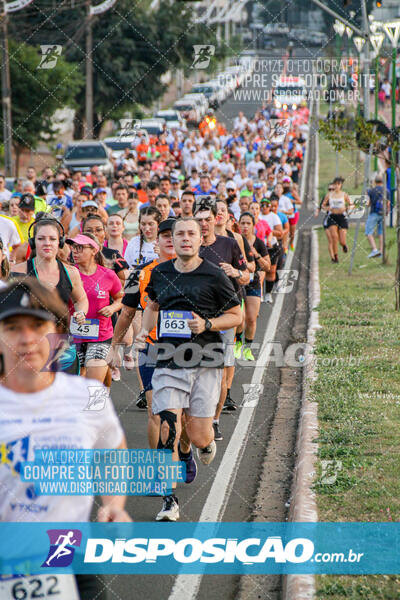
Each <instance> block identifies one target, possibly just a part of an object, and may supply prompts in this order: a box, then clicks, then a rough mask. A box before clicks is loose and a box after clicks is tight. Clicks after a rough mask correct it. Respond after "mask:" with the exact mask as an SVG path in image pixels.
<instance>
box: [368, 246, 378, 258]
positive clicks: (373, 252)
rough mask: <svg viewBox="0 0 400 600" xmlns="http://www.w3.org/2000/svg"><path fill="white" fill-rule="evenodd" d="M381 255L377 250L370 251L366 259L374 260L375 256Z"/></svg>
mask: <svg viewBox="0 0 400 600" xmlns="http://www.w3.org/2000/svg"><path fill="white" fill-rule="evenodd" d="M380 255H381V253H380V252H379V250H378V249H377V248H375V250H372V252H370V253H369V254H368V258H374V257H375V256H380Z"/></svg>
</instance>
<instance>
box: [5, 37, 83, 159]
mask: <svg viewBox="0 0 400 600" xmlns="http://www.w3.org/2000/svg"><path fill="white" fill-rule="evenodd" d="M9 56H10V78H11V94H12V128H13V146H14V149H15V152H16V154H17V158H18V156H19V154H20V153H21V151H22V150H23V149H24V148H29V149H35V148H37V145H38V143H39V142H40V141H44V140H45V141H47V142H48V141H51V140H53V139H54V137H55V134H56V133H57V124H56V123H55V121H54V119H53V115H54V113H55V111H56V110H57V109H60V108H64V107H66V106H70V107H74V106H75V97H76V95H77V93H78V91H79V89H80V87H81V85H82V82H81V78H80V76H79V73H78V71H77V69H76V66H75V65H74V64H72V63H67V62H66V61H65V60H64V58H63V57H59V58H58V60H57V63H56V65H55V66H54V68H52V69H41V68H38V66H39V64H40V61H41V53H40V50H39V48H37V47H33V46H31V45H29V44H25V43H16V42H13V41H10V43H9ZM1 135H2V131H1Z"/></svg>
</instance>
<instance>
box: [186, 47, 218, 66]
mask: <svg viewBox="0 0 400 600" xmlns="http://www.w3.org/2000/svg"><path fill="white" fill-rule="evenodd" d="M193 51H194V60H193V62H192V64H191V65H190V68H191V69H207V67H208V65H209V64H210V60H211V57H212V56H214V54H215V46H212V45H211V44H210V45H207V46H204V45H198V44H195V45H194V46H193Z"/></svg>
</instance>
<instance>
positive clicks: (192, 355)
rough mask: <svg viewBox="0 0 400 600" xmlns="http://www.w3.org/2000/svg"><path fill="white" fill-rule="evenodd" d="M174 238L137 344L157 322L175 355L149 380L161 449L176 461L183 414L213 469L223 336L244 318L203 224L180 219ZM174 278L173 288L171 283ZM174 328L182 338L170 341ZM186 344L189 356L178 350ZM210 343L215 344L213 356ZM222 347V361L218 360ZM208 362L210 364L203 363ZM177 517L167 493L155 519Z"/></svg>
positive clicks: (157, 271) (153, 282)
mask: <svg viewBox="0 0 400 600" xmlns="http://www.w3.org/2000/svg"><path fill="white" fill-rule="evenodd" d="M202 216H203V215H202ZM222 239H224V238H222ZM173 241H174V246H175V251H176V254H177V259H176V260H175V261H167V262H165V263H162V264H160V265H158V266H157V267H155V268H154V269H153V271H152V274H151V278H150V282H149V285H148V286H147V293H148V296H149V302H148V304H147V306H146V308H145V311H144V315H143V329H142V331H141V332H140V333H139V335H138V337H137V338H136V344H137V345H138V347H139V348H140V349H143V348H144V347H145V344H146V339H147V337H148V334H149V332H150V331H152V329H153V328H154V326H155V325H156V324H158V335H157V340H158V341H157V344H155V346H156V349H157V346H158V345H159V343H160V342H161V343H165V344H168V348H169V349H170V350H171V351H172V352H173V353H172V356H171V357H170V358H167V359H164V360H163V359H162V356H160V357H159V358H158V360H157V364H156V368H155V372H154V375H153V378H152V385H153V409H152V410H153V413H154V414H159V415H160V420H161V426H160V436H159V442H158V448H159V449H163V448H165V449H168V450H173V453H174V454H173V456H174V458H175V460H177V458H178V447H177V446H178V440H179V438H180V432H181V423H182V412H183V411H184V412H185V414H186V417H187V422H186V431H187V434H188V436H189V439H190V441H191V442H192V443H193V444H194V446H196V447H197V453H198V456H199V458H200V460H201V461H202V462H203V464H210V463H211V461H212V460H213V459H214V456H215V453H216V445H215V441H214V432H213V427H212V420H213V416H214V414H215V409H216V406H217V403H218V399H219V395H220V386H221V378H222V374H221V367H222V366H223V356H222V348H221V337H220V334H219V333H218V332H219V331H221V330H226V329H229V328H232V327H236V326H237V325H239V323H240V322H241V318H242V316H241V311H240V306H239V300H238V298H237V296H236V294H235V291H234V288H233V286H232V284H231V282H230V281H229V279H228V277H227V276H226V275H225V273H224V272H223V270H222V269H220V268H218V267H216V266H215V265H213V264H211V263H210V262H209V261H207V260H206V259H202V258H201V257H200V256H199V250H200V244H201V231H200V225H199V223H198V221H196V220H195V219H193V218H190V217H189V218H184V219H179V220H178V221H177V222H176V223H175V224H174V228H173ZM171 280H173V281H174V285H173V286H171V285H166V282H169V281H171ZM174 330H177V331H178V330H179V331H181V333H180V334H178V335H172V336H171V333H170V332H171V331H174ZM188 343H190V347H188V346H187V344H188ZM183 345H185V346H186V351H180V347H182V346H183ZM207 345H211V347H214V351H213V358H211V359H210V358H209V357H210V355H209V353H208V351H207V348H206V346H207ZM208 347H209V348H210V346H208ZM218 350H219V351H220V353H221V354H220V358H217V357H218ZM214 355H216V356H214ZM214 358H216V360H214ZM209 360H210V362H211V365H212V366H206V364H207V363H208V361H209ZM203 364H204V366H203ZM180 450H181V456H182V452H185V451H186V453H189V452H191V450H190V449H189V448H188V447H187V446H186V447H185V444H182V441H181V448H180ZM178 518H179V504H178V499H177V497H176V496H175V494H174V493H173V490H170V493H169V494H168V495H166V496H165V497H164V500H163V507H162V509H161V511H160V512H159V513H158V515H157V517H156V520H158V521H161V520H168V521H176V520H177V519H178Z"/></svg>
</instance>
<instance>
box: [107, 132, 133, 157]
mask: <svg viewBox="0 0 400 600" xmlns="http://www.w3.org/2000/svg"><path fill="white" fill-rule="evenodd" d="M136 137H137V136H136V135H135V134H133V135H118V134H117V135H116V136H114V137H106V138H104V140H103V142H104V143H105V145H106V146H107V148H110V150H111V152H112V156H113V158H117V159H118V158H119V157H120V156H122V154H123V153H124V151H125V148H130V149H133V148H134V147H135V145H136V144H135V142H136Z"/></svg>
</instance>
